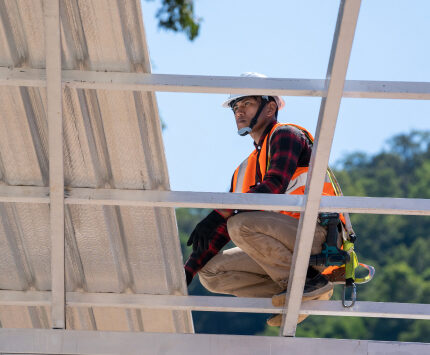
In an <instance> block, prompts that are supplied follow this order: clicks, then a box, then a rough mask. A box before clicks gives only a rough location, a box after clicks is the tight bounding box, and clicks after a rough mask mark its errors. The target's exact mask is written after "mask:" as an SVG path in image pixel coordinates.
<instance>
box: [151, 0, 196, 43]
mask: <svg viewBox="0 0 430 355" xmlns="http://www.w3.org/2000/svg"><path fill="white" fill-rule="evenodd" d="M146 1H151V0H146ZM156 17H157V19H158V21H159V22H158V26H159V27H161V28H164V29H167V30H172V31H174V32H184V33H185V34H186V35H187V37H188V39H189V40H190V41H192V40H194V39H195V38H196V37H197V36H198V35H199V30H200V23H201V19H200V18H198V17H196V15H195V14H194V1H193V0H162V1H161V7H160V8H159V9H158V11H157V14H156Z"/></svg>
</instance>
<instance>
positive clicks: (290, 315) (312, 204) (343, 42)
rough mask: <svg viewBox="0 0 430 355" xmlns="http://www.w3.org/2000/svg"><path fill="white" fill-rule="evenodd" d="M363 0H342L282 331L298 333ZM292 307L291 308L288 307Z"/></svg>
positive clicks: (292, 266) (289, 333) (283, 333)
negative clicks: (323, 192)
mask: <svg viewBox="0 0 430 355" xmlns="http://www.w3.org/2000/svg"><path fill="white" fill-rule="evenodd" d="M360 5H361V0H350V1H345V0H342V1H341V2H340V6H339V14H338V18H337V23H336V29H335V33H334V37H333V45H332V48H331V54H330V60H329V64H328V69H327V81H328V88H327V96H326V97H323V99H322V100H321V107H320V113H319V117H318V124H317V130H316V134H315V143H314V147H313V149H312V155H311V161H310V164H309V178H308V180H307V182H306V189H305V195H304V196H305V209H304V212H303V213H302V214H301V215H300V221H299V228H298V231H297V237H296V243H295V246H294V254H293V262H292V265H291V273H290V279H289V282H288V289H287V301H286V302H285V312H286V316H285V317H283V321H282V326H281V334H282V335H284V336H286V335H288V336H294V334H295V332H296V326H297V318H298V316H299V309H300V303H301V301H302V295H303V287H304V284H305V277H306V270H307V268H308V265H309V256H310V254H311V248H312V240H313V236H314V234H315V226H316V221H317V218H318V210H319V206H320V201H321V193H322V191H323V185H324V179H325V176H326V171H327V165H328V160H329V157H330V150H331V145H332V142H333V136H334V130H335V128H336V121H337V116H338V113H339V107H340V101H341V99H342V91H343V86H344V82H345V77H346V71H347V69H348V63H349V57H350V54H351V49H352V42H353V40H354V34H355V27H356V25H357V20H358V13H359V11H360ZM287 308H288V312H287V311H286V310H287Z"/></svg>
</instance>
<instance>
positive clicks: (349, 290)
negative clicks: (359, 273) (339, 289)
mask: <svg viewBox="0 0 430 355" xmlns="http://www.w3.org/2000/svg"><path fill="white" fill-rule="evenodd" d="M356 299H357V287H356V286H355V283H354V282H347V283H345V285H344V286H343V294H342V305H343V306H344V307H345V308H350V307H352V306H353V305H354V303H355V301H356Z"/></svg>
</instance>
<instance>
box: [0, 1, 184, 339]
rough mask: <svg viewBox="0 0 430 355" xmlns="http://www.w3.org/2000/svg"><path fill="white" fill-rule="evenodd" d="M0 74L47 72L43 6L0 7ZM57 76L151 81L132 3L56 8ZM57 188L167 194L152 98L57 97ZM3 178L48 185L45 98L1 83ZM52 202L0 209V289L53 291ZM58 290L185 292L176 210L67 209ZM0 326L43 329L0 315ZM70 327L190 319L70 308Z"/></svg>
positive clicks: (102, 93)
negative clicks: (60, 168) (131, 76)
mask: <svg viewBox="0 0 430 355" xmlns="http://www.w3.org/2000/svg"><path fill="white" fill-rule="evenodd" d="M0 20H1V22H0V66H2V67H12V68H33V69H44V68H45V40H44V15H43V2H42V1H35V0H28V1H7V0H6V1H0ZM60 23H61V42H62V48H61V54H62V69H63V70H64V69H74V70H82V71H85V70H93V71H109V72H112V71H115V72H140V73H149V72H150V64H149V57H148V52H147V48H146V40H145V34H144V28H143V23H142V16H141V9H140V4H139V1H115V0H104V1H91V0H83V1H75V0H67V1H62V2H61V6H60ZM62 104H63V124H64V150H63V151H64V177H65V187H66V189H67V188H74V187H87V188H92V189H98V188H109V189H119V188H121V189H142V190H147V189H150V190H169V179H168V173H167V167H166V161H165V155H164V148H163V142H162V136H161V128H160V127H161V125H160V120H159V116H158V111H157V104H156V100H155V96H154V94H153V93H151V92H137V91H136V92H132V91H120V90H117V91H113V90H110V91H107V90H95V89H73V88H63V100H62ZM0 107H1V111H0V180H1V183H2V184H5V185H10V186H42V187H48V186H49V159H48V119H47V93H46V88H44V87H40V88H38V87H12V86H0ZM49 218H50V215H49V205H48V204H27V203H0V270H1V273H0V289H3V290H21V291H22V290H24V291H25V290H40V291H45V290H50V289H51V269H50V268H51V266H50V262H51V261H50V260H51V257H50V250H51V241H50V234H49V223H50V219H49ZM65 244H66V290H67V291H77V292H113V293H142V294H177V295H181V294H186V287H185V283H184V280H183V272H182V257H181V251H180V244H179V239H178V232H177V226H176V219H175V214H174V210H173V209H171V208H150V207H132V206H130V207H119V206H84V205H73V206H70V205H69V206H66V207H65ZM0 321H1V324H0V326H1V327H5V328H11V327H12V328H25V327H35V328H50V324H51V322H50V311H49V308H48V307H20V306H0ZM67 328H69V329H80V330H94V329H97V330H121V331H128V330H130V331H151V332H191V331H192V321H191V314H190V312H185V311H166V310H148V309H146V310H141V309H137V310H126V309H120V308H102V307H99V308H95V307H94V308H82V307H80V308H73V307H69V306H68V307H67Z"/></svg>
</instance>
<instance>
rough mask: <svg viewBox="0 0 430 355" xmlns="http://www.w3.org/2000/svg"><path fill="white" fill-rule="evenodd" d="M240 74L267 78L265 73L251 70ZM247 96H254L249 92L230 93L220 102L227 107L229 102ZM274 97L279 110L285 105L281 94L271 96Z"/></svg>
mask: <svg viewBox="0 0 430 355" xmlns="http://www.w3.org/2000/svg"><path fill="white" fill-rule="evenodd" d="M240 76H244V77H253V78H267V76H266V75H264V74H260V73H253V72H247V73H243V74H240ZM247 96H254V95H252V94H251V95H250V94H230V96H229V97H228V99H227V100H226V101H225V102H224V103H223V104H222V107H226V108H229V107H230V102H232V101H234V100H237V99H240V98H241V97H247ZM255 96H262V95H255ZM272 97H273V98H274V99H275V102H276V104H277V105H278V110H281V109H282V108H283V107H284V106H285V101H284V99H283V98H282V97H281V96H272Z"/></svg>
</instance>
